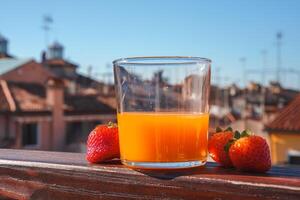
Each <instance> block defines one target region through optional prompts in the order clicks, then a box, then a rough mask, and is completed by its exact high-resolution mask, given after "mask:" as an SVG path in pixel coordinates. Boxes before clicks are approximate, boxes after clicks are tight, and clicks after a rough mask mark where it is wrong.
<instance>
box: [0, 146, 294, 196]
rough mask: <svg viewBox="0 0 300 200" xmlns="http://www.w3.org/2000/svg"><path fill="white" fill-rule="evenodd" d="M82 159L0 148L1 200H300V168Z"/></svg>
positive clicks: (79, 155)
mask: <svg viewBox="0 0 300 200" xmlns="http://www.w3.org/2000/svg"><path fill="white" fill-rule="evenodd" d="M84 156H85V155H84V154H80V153H61V152H45V151H24V150H9V149H0V199H85V200H88V199H214V200H226V199H230V200H235V199H243V200H247V199H295V200H296V199H297V200H299V199H300V169H299V168H284V167H273V168H272V170H271V171H269V172H268V173H266V174H250V173H241V172H237V171H235V170H233V169H223V168H220V167H218V166H216V164H214V163H208V164H207V165H206V166H205V167H201V168H195V169H190V170H179V171H178V170H176V171H146V170H141V171H137V170H132V169H128V168H126V167H124V166H123V165H121V164H120V163H119V161H118V160H115V161H111V162H108V163H105V164H99V165H90V164H88V163H87V162H86V161H85V157H84Z"/></svg>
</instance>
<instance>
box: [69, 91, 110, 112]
mask: <svg viewBox="0 0 300 200" xmlns="http://www.w3.org/2000/svg"><path fill="white" fill-rule="evenodd" d="M65 103H66V104H67V105H68V108H67V109H66V112H67V113H68V114H70V113H74V114H80V113H99V114H100V113H105V114H114V113H115V112H116V110H115V109H114V108H113V107H112V106H111V105H109V104H108V103H107V102H104V101H103V99H101V98H99V96H98V95H72V96H66V97H65Z"/></svg>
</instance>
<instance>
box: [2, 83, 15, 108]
mask: <svg viewBox="0 0 300 200" xmlns="http://www.w3.org/2000/svg"><path fill="white" fill-rule="evenodd" d="M0 85H1V87H2V90H3V93H4V96H5V98H6V100H7V102H8V105H9V109H10V111H12V112H14V111H16V109H17V107H16V103H15V101H14V98H13V96H12V94H11V92H10V90H9V87H8V85H7V82H6V81H5V80H0Z"/></svg>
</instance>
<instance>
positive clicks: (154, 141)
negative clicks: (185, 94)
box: [118, 112, 209, 162]
mask: <svg viewBox="0 0 300 200" xmlns="http://www.w3.org/2000/svg"><path fill="white" fill-rule="evenodd" d="M208 121H209V115H208V114H207V113H206V114H203V113H197V114H194V113H151V112H125V113H118V126H119V138H120V151H121V159H122V160H125V161H131V162H186V161H202V162H205V161H206V157H207V131H208Z"/></svg>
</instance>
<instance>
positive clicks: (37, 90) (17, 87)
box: [8, 82, 50, 112]
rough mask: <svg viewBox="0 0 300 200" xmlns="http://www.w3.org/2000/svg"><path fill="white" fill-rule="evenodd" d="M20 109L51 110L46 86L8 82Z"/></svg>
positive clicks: (27, 110)
mask: <svg viewBox="0 0 300 200" xmlns="http://www.w3.org/2000/svg"><path fill="white" fill-rule="evenodd" d="M8 85H9V88H10V91H11V93H12V96H13V98H14V100H15V103H16V105H17V110H18V111H24V112H31V111H49V110H50V108H49V106H48V105H47V103H46V99H45V88H44V87H43V86H42V85H40V84H33V83H14V82H9V83H8Z"/></svg>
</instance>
